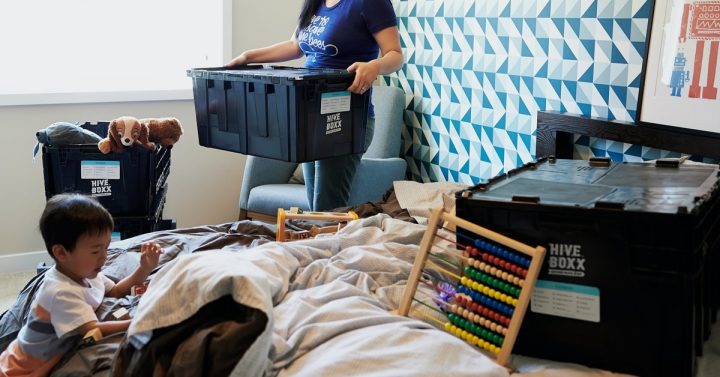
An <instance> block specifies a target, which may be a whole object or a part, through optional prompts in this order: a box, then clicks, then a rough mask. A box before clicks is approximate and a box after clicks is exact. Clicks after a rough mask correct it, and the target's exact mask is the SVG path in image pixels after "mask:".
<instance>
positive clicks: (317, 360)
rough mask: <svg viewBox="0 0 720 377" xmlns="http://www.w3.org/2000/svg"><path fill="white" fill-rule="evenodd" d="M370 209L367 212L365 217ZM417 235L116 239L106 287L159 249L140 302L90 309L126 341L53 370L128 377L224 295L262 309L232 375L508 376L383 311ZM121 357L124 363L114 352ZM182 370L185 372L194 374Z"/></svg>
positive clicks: (403, 224) (395, 298)
mask: <svg viewBox="0 0 720 377" xmlns="http://www.w3.org/2000/svg"><path fill="white" fill-rule="evenodd" d="M373 211H375V209H373V208H369V209H368V212H366V215H367V216H371V215H372V212H373ZM396 213H399V214H400V215H407V212H405V213H404V214H403V213H402V211H399V212H396ZM424 231H425V227H424V226H421V225H417V224H412V223H410V222H407V221H401V220H397V219H393V218H391V216H388V215H385V214H379V215H374V216H371V217H368V218H365V219H361V220H358V221H354V222H351V223H349V225H348V226H346V227H345V228H343V229H342V230H340V231H339V232H338V233H337V234H336V235H329V236H322V237H318V238H316V239H310V240H303V241H295V242H287V243H275V242H272V241H274V238H275V233H274V229H273V228H272V227H271V226H268V225H266V224H264V223H259V222H251V221H240V222H234V223H229V224H222V225H217V226H203V227H195V228H187V229H179V230H173V231H163V232H157V233H153V234H147V235H143V236H138V237H134V238H131V239H128V240H124V241H120V242H115V243H113V244H112V245H111V250H109V254H110V256H109V258H108V261H107V263H106V266H105V269H104V271H105V273H106V274H107V275H108V276H109V277H110V278H111V279H114V280H119V279H121V278H123V277H124V276H126V275H127V274H129V273H131V272H132V271H133V270H134V269H135V268H136V267H137V265H138V263H139V260H138V253H136V252H135V251H139V247H140V244H142V242H145V241H146V240H150V239H152V240H155V241H156V242H159V243H160V244H161V245H163V247H164V248H165V251H166V252H165V253H164V254H163V255H162V257H161V260H160V267H159V268H158V270H156V272H155V273H154V274H153V275H151V278H152V282H151V285H150V287H149V290H148V291H147V293H146V294H145V295H143V296H142V297H141V298H137V297H134V298H133V297H128V298H124V299H112V298H108V299H106V300H105V301H104V302H103V305H102V306H101V308H100V309H99V310H98V317H99V318H105V317H106V316H108V315H109V314H110V313H112V311H114V310H115V309H116V308H118V307H126V308H129V309H130V312H131V314H132V316H133V318H134V321H133V324H132V326H131V327H130V329H129V330H128V332H127V334H117V335H115V336H110V337H106V338H104V339H103V340H102V341H100V342H99V343H98V344H95V345H92V346H86V345H79V346H78V348H77V350H75V352H71V353H69V354H68V355H67V356H66V357H65V359H64V360H63V361H62V362H61V363H60V364H59V365H58V367H57V368H56V369H55V370H54V371H53V374H52V375H53V376H111V375H115V376H119V375H132V374H126V373H129V372H128V371H131V370H132V368H128V366H130V367H131V366H132V365H131V364H132V362H131V360H132V358H133V357H134V358H135V359H136V360H153V361H152V362H157V361H156V359H152V358H142V357H143V356H144V354H143V353H144V352H150V350H152V349H156V350H157V349H159V348H158V344H157V340H158V339H159V338H160V337H159V336H158V334H165V333H167V332H168V331H167V329H169V328H173V327H172V326H178V325H180V326H182V324H184V323H193V321H195V322H194V323H198V321H199V320H200V319H202V318H198V315H204V314H202V313H203V310H204V309H203V308H207V307H209V306H211V305H213V303H218V302H219V301H221V300H228V299H231V300H232V301H233V302H234V303H236V304H237V306H236V307H238V308H241V310H243V311H244V310H245V309H249V310H250V311H257V312H259V313H262V316H260V317H258V318H260V320H257V321H253V322H251V323H249V325H248V326H246V330H249V331H250V332H249V334H250V335H249V338H247V339H245V340H247V342H246V343H247V344H245V343H243V344H245V345H243V346H241V347H237V349H235V348H233V347H226V349H223V351H229V352H227V355H228V356H227V357H226V358H223V360H224V361H226V362H227V363H228V364H229V366H222V367H223V368H228V369H230V370H231V375H236V376H336V375H337V376H340V375H342V376H345V375H362V376H398V375H413V376H416V375H417V376H445V375H459V376H463V375H468V376H509V375H510V372H509V371H508V370H506V369H505V368H503V367H500V366H498V365H496V364H495V363H494V362H492V361H491V360H490V359H489V358H487V357H486V356H485V355H484V354H482V353H481V352H479V351H478V350H477V349H476V348H474V347H473V346H470V345H468V344H467V343H465V342H463V341H462V340H460V339H459V338H456V337H455V336H453V335H450V334H448V333H446V332H444V331H440V330H438V329H436V328H435V327H434V326H433V325H431V324H428V323H425V322H422V321H419V320H415V319H411V318H405V317H400V316H398V315H395V314H393V313H392V310H393V309H395V308H397V306H398V304H399V301H400V297H401V295H402V292H403V290H404V286H405V284H406V279H407V276H408V274H409V271H410V268H411V266H412V262H413V260H414V256H415V253H416V252H417V248H418V246H417V245H419V243H420V239H421V237H422V234H423V232H424ZM41 283H42V275H38V276H37V277H35V278H34V279H32V280H31V281H30V282H29V283H28V285H27V286H26V287H25V289H24V290H23V292H22V293H21V295H20V296H19V297H18V300H17V302H16V303H15V305H14V306H13V307H12V308H11V309H10V310H9V311H7V312H5V313H3V314H2V315H1V316H0V350H2V349H4V348H5V347H6V346H7V343H9V342H10V341H11V340H12V339H14V337H15V335H14V334H13V332H15V334H16V331H17V330H19V328H20V326H21V324H22V323H24V320H25V319H26V316H27V310H28V308H29V305H30V301H31V300H32V298H33V296H34V292H35V291H36V290H37V288H38V287H39V285H40V284H41ZM422 289H423V288H422V287H421V288H419V290H422ZM425 294H429V292H425ZM206 314H207V313H206ZM253 331H255V332H254V333H253ZM194 334H197V333H194ZM125 335H127V336H125ZM193 336H196V335H193ZM190 338H191V337H188V339H190ZM209 342H210V341H208V343H207V344H210V343H209ZM217 344H221V343H216V344H215V345H216V346H217ZM153 347H154V348H153ZM183 349H185V348H183ZM207 349H213V348H212V347H211V345H209V346H208V347H207ZM216 349H217V348H216ZM201 351H202V348H201V349H200V351H195V350H192V351H189V352H187V353H186V355H192V356H193V357H196V358H197V359H198V360H206V361H207V360H211V358H205V357H203V356H204V355H202V354H198V352H201ZM233 351H235V352H233ZM123 353H124V354H125V355H130V357H125V358H123V357H122V356H119V355H123ZM184 360H186V361H187V358H185V359H184ZM193 362H194V361H193ZM207 362H211V363H212V361H207ZM512 364H513V367H514V368H516V370H518V371H520V372H521V373H515V374H513V376H524V375H528V374H527V373H535V374H532V375H553V373H554V371H562V373H564V374H563V375H566V376H594V375H598V374H597V373H598V371H597V370H589V369H587V368H575V367H573V366H572V365H570V366H568V365H567V364H558V363H546V362H543V361H538V360H531V361H527V360H523V358H522V357H515V358H513V360H512ZM162 367H163V368H164V367H166V365H165V366H162ZM147 368H148V370H147V372H148V374H147V375H151V374H152V373H149V372H151V371H152V372H158V373H157V374H156V375H164V374H163V373H162V372H163V371H167V369H164V370H163V369H162V368H160V367H158V365H157V364H156V365H155V368H153V366H152V365H148V366H147ZM185 369H186V370H185V371H186V372H187V374H186V375H192V373H191V372H189V371H193V373H195V372H197V370H199V369H194V370H192V369H189V368H185ZM176 370H179V369H176ZM176 375H182V374H176ZM601 375H610V374H601Z"/></svg>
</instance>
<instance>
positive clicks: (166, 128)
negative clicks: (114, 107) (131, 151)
mask: <svg viewBox="0 0 720 377" xmlns="http://www.w3.org/2000/svg"><path fill="white" fill-rule="evenodd" d="M182 134H183V129H182V125H181V124H180V121H178V120H177V119H176V118H170V117H168V118H145V119H137V118H135V117H132V116H122V117H119V118H115V119H113V120H112V121H110V124H109V125H108V136H107V137H106V138H105V139H102V140H100V142H98V149H100V152H102V153H104V154H107V153H110V152H115V153H119V152H122V151H124V150H125V148H126V147H130V146H132V145H134V144H139V145H141V146H143V147H145V148H146V149H148V150H151V151H154V150H155V142H157V143H158V144H160V145H162V146H163V147H165V148H172V146H173V144H175V143H176V142H177V141H178V140H179V139H180V135H182Z"/></svg>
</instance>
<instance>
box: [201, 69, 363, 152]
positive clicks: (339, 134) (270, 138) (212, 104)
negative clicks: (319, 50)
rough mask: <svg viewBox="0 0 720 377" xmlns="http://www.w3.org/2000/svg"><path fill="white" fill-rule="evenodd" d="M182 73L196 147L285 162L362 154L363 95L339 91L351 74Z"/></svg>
mask: <svg viewBox="0 0 720 377" xmlns="http://www.w3.org/2000/svg"><path fill="white" fill-rule="evenodd" d="M187 74H188V76H190V77H192V78H193V94H194V98H195V114H196V117H197V126H198V138H199V140H200V145H202V146H205V147H211V148H216V149H222V150H227V151H232V152H238V153H242V154H248V155H252V156H259V157H266V158H272V159H276V160H282V161H290V162H306V161H314V160H320V159H324V158H329V157H335V156H342V155H348V154H354V153H362V152H365V148H364V141H365V126H366V122H367V112H368V104H369V100H370V95H369V93H368V92H366V93H364V94H362V95H359V94H354V93H350V92H348V91H346V89H347V88H348V87H349V86H350V84H352V82H353V79H354V77H355V74H354V73H348V72H347V71H345V70H337V69H311V68H291V67H263V66H261V65H248V66H242V67H238V68H198V69H192V70H188V72H187Z"/></svg>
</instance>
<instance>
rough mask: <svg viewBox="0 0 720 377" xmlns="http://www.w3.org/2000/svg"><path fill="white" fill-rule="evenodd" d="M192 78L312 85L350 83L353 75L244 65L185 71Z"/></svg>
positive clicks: (316, 69)
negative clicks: (324, 81)
mask: <svg viewBox="0 0 720 377" xmlns="http://www.w3.org/2000/svg"><path fill="white" fill-rule="evenodd" d="M187 75H188V76H189V77H192V78H199V79H208V80H224V81H250V80H252V81H262V82H267V83H271V84H285V85H298V84H305V83H307V84H312V83H313V82H314V81H318V80H327V79H332V80H336V81H342V80H347V81H349V82H350V81H352V80H353V79H354V77H355V73H350V72H348V71H346V70H344V69H330V68H298V67H284V66H264V65H259V64H256V65H252V64H251V65H245V66H239V67H233V68H228V67H216V68H192V69H189V70H187Z"/></svg>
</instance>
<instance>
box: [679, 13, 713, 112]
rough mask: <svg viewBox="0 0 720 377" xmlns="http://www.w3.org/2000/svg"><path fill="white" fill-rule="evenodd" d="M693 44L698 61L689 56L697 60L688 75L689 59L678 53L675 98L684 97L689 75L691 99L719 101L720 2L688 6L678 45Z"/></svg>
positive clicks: (689, 94) (695, 57)
mask: <svg viewBox="0 0 720 377" xmlns="http://www.w3.org/2000/svg"><path fill="white" fill-rule="evenodd" d="M690 41H695V54H694V57H690V56H688V58H692V59H693V67H692V71H691V72H687V73H686V72H684V69H685V68H684V66H685V61H686V60H687V58H686V57H685V56H684V54H683V53H682V52H678V54H677V55H676V57H675V64H674V68H673V72H672V76H671V82H670V87H671V88H672V95H673V96H680V91H681V90H682V88H683V87H684V85H685V80H686V79H687V78H688V77H687V75H688V74H689V75H690V76H692V82H691V83H690V87H689V88H688V97H690V98H704V99H713V100H714V99H717V91H718V89H717V87H716V85H715V78H716V74H717V70H718V52H719V51H718V46H719V45H720V1H717V0H713V1H695V2H691V3H686V4H684V6H683V15H682V19H681V24H680V34H679V35H678V42H680V44H682V43H688V44H690V43H692V42H690ZM706 48H707V56H706V55H705V53H706ZM703 70H704V71H705V72H703ZM703 73H705V83H704V86H701V83H700V80H701V77H702V75H703Z"/></svg>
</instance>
